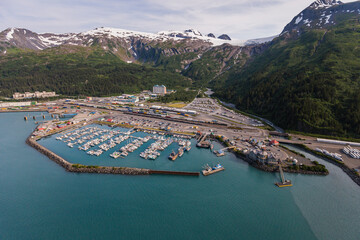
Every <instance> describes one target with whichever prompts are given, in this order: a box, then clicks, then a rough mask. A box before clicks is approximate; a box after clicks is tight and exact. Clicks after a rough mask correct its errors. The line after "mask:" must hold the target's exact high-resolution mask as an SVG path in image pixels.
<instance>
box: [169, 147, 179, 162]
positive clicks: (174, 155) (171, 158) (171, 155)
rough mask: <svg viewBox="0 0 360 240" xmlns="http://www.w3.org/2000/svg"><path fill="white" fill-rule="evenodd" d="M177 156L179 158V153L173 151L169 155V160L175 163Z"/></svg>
mask: <svg viewBox="0 0 360 240" xmlns="http://www.w3.org/2000/svg"><path fill="white" fill-rule="evenodd" d="M178 156H179V153H175V152H174V150H173V151H172V152H171V153H170V155H169V159H170V160H173V161H175V160H176V159H177V157H178Z"/></svg>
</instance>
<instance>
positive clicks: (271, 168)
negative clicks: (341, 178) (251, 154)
mask: <svg viewBox="0 0 360 240" xmlns="http://www.w3.org/2000/svg"><path fill="white" fill-rule="evenodd" d="M217 141H219V140H217ZM219 143H220V144H221V145H223V146H226V147H227V145H225V144H224V143H223V142H222V141H219ZM230 151H231V152H233V153H234V154H235V156H237V157H238V158H240V159H242V160H244V161H245V162H247V163H249V165H251V166H252V167H255V168H257V169H259V170H262V171H265V172H279V167H278V166H271V165H264V164H260V163H258V162H257V161H253V160H251V159H249V158H248V157H247V156H246V155H245V154H243V153H241V152H239V151H237V150H233V149H232V150H230ZM283 171H284V172H288V173H300V174H308V175H322V176H325V175H328V174H329V172H320V171H308V170H303V169H290V168H288V167H283Z"/></svg>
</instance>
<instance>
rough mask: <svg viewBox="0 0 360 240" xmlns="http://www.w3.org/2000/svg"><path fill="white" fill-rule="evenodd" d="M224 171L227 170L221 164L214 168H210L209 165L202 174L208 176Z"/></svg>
mask: <svg viewBox="0 0 360 240" xmlns="http://www.w3.org/2000/svg"><path fill="white" fill-rule="evenodd" d="M223 170H225V168H224V167H223V166H222V165H221V164H220V163H218V164H216V165H215V166H214V167H210V166H209V164H206V165H205V166H204V169H203V170H202V171H201V172H202V174H203V175H204V176H207V175H210V174H213V173H217V172H220V171H223Z"/></svg>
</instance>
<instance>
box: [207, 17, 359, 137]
mask: <svg viewBox="0 0 360 240" xmlns="http://www.w3.org/2000/svg"><path fill="white" fill-rule="evenodd" d="M211 85H212V86H215V91H216V93H217V95H218V96H219V97H221V98H223V99H226V100H228V101H231V102H234V103H236V105H237V106H238V107H239V108H240V109H242V110H246V111H249V112H253V113H256V114H259V115H262V116H264V117H266V118H269V119H271V120H273V121H274V122H275V123H276V124H278V125H280V126H282V127H284V128H286V129H292V130H299V131H308V132H314V133H321V134H333V135H350V136H354V135H357V136H360V24H359V17H358V16H356V15H355V14H354V15H351V17H349V18H348V19H344V20H343V21H342V22H341V23H339V24H337V25H335V26H333V27H331V28H329V29H317V30H311V29H308V30H305V31H304V33H302V34H301V35H300V36H298V33H297V32H293V33H290V34H284V35H283V36H281V37H279V38H277V39H276V40H274V41H273V43H272V46H271V47H270V48H269V49H267V50H266V51H265V52H264V53H263V54H262V55H260V56H258V57H257V58H256V59H254V60H253V61H252V62H251V63H248V65H247V66H246V67H245V68H243V69H236V68H234V69H232V70H231V71H229V72H228V73H227V74H226V75H224V76H223V77H222V78H220V79H217V81H214V82H212V84H211Z"/></svg>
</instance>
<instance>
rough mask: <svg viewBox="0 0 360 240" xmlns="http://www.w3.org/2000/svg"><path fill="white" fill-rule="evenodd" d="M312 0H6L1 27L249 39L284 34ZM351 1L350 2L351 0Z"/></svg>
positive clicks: (1, 6) (1, 7) (1, 10)
mask: <svg viewBox="0 0 360 240" xmlns="http://www.w3.org/2000/svg"><path fill="white" fill-rule="evenodd" d="M312 2H313V1H312V0H302V1H299V0H220V1H219V0H212V1H211V0H181V1H179V0H167V1H164V0H133V1H127V0H103V1H96V0H1V1H0V29H5V28H8V27H25V28H28V29H30V30H33V31H36V32H57V33H62V32H79V31H85V30H89V29H92V28H95V27H101V26H110V27H119V28H124V29H130V30H137V31H144V32H158V31H162V30H182V29H186V28H195V29H198V30H200V31H201V32H203V33H205V34H207V33H209V32H212V33H215V34H216V35H219V34H222V33H227V34H229V35H230V36H231V37H233V38H238V39H249V38H259V37H266V36H271V35H275V34H279V33H280V32H281V31H282V29H283V28H284V26H285V25H286V24H287V23H288V22H290V21H291V19H292V18H293V17H294V16H295V15H297V14H298V13H299V12H300V11H302V10H303V9H304V8H305V7H307V6H309V5H310V4H311V3H312ZM346 2H349V1H346Z"/></svg>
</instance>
